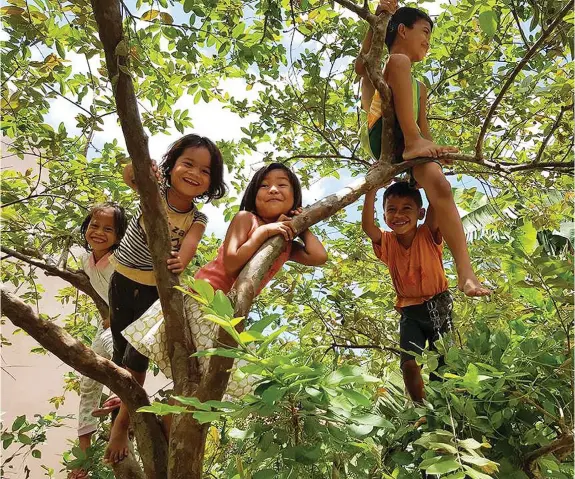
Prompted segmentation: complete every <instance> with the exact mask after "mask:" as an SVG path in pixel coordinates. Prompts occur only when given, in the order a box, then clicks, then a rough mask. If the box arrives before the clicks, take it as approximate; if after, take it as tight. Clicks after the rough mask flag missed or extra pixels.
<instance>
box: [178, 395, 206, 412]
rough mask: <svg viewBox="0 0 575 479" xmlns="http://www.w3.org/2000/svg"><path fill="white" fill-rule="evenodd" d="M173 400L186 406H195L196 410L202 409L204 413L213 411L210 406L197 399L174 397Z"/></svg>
mask: <svg viewBox="0 0 575 479" xmlns="http://www.w3.org/2000/svg"><path fill="white" fill-rule="evenodd" d="M172 398H173V399H175V400H176V401H178V402H180V403H182V404H185V405H186V406H193V407H195V408H196V409H200V410H202V411H210V410H211V408H210V406H208V405H206V404H204V403H202V402H201V401H200V400H199V399H198V398H196V397H185V396H172Z"/></svg>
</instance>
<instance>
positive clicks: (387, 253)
mask: <svg viewBox="0 0 575 479" xmlns="http://www.w3.org/2000/svg"><path fill="white" fill-rule="evenodd" d="M373 250H374V251H375V254H376V256H377V257H378V258H379V259H380V260H381V261H383V262H384V263H385V264H386V265H387V267H388V268H389V274H390V275H391V281H392V282H393V287H394V288H395V292H396V293H397V299H396V301H395V307H396V308H401V307H403V306H412V305H415V304H421V303H423V302H424V301H427V300H428V299H431V298H432V297H433V296H435V295H436V294H439V293H442V292H443V291H445V290H446V289H447V287H448V284H447V278H446V277H445V270H444V269H443V240H442V239H441V241H440V243H439V244H438V243H437V242H436V241H435V239H434V238H433V234H432V233H431V230H430V229H429V227H428V226H427V225H425V224H423V225H420V226H418V228H417V232H416V233H415V238H413V243H411V246H410V247H409V248H405V247H403V246H402V245H401V244H400V243H399V241H397V237H396V236H395V234H394V233H392V232H389V231H383V230H381V244H376V243H373Z"/></svg>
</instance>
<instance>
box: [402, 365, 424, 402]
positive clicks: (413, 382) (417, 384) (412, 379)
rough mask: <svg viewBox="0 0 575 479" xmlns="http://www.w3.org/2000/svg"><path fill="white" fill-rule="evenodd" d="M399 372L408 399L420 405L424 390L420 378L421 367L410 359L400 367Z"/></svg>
mask: <svg viewBox="0 0 575 479" xmlns="http://www.w3.org/2000/svg"><path fill="white" fill-rule="evenodd" d="M401 371H402V373H403V382H404V384H405V388H406V389H407V392H408V394H409V397H411V400H412V401H413V402H415V403H422V402H423V400H424V399H425V390H424V388H423V378H422V377H421V366H419V365H418V364H417V362H416V361H415V359H410V360H408V361H405V362H404V363H403V364H402V365H401Z"/></svg>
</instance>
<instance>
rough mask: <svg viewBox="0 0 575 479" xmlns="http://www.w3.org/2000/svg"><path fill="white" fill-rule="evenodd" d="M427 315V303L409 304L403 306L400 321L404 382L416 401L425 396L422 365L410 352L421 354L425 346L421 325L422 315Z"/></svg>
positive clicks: (419, 401)
mask: <svg viewBox="0 0 575 479" xmlns="http://www.w3.org/2000/svg"><path fill="white" fill-rule="evenodd" d="M424 316H425V305H423V304H421V305H415V306H407V307H405V308H402V311H401V321H400V322H399V346H400V347H401V349H402V351H401V358H400V362H401V371H402V373H403V382H404V384H405V388H406V389H407V392H408V394H409V397H410V398H411V399H412V400H413V401H414V402H416V403H421V402H422V401H423V399H424V398H425V392H424V389H423V378H422V377H421V366H419V365H418V364H417V362H416V361H415V357H414V356H413V355H412V354H410V353H409V351H413V352H414V353H418V354H421V352H422V351H423V348H424V347H425V342H426V336H425V331H424V330H423V329H422V327H421V319H420V318H421V317H424Z"/></svg>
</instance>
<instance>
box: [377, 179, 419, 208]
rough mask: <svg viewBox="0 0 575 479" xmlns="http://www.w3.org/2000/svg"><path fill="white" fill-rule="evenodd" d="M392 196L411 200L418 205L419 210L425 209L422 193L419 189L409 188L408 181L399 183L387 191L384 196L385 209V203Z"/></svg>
mask: <svg viewBox="0 0 575 479" xmlns="http://www.w3.org/2000/svg"><path fill="white" fill-rule="evenodd" d="M390 196H398V197H400V198H411V199H413V201H415V203H416V204H417V207H418V208H421V207H423V199H422V198H421V193H420V192H419V190H418V189H417V188H412V187H411V186H409V183H408V182H407V181H398V182H397V183H394V184H393V185H391V186H390V187H389V188H387V189H386V190H385V193H384V194H383V208H384V209H385V202H386V201H387V199H388V198H389V197H390Z"/></svg>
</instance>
